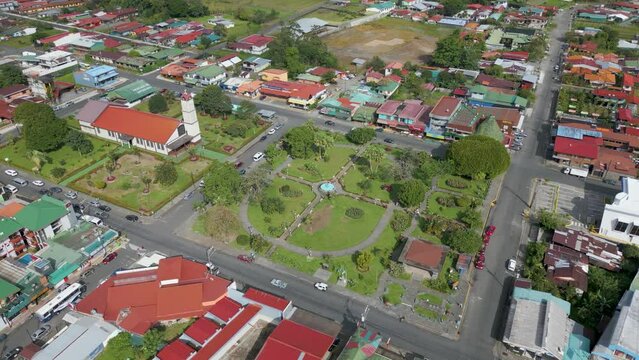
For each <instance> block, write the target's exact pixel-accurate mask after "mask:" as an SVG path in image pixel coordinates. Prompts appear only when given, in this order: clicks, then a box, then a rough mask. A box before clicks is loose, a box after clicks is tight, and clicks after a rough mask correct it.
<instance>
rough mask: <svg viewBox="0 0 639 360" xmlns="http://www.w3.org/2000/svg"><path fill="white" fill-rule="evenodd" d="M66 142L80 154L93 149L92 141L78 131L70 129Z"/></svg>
mask: <svg viewBox="0 0 639 360" xmlns="http://www.w3.org/2000/svg"><path fill="white" fill-rule="evenodd" d="M66 143H67V145H69V147H70V148H71V149H73V150H75V151H77V152H79V153H80V155H84V154H88V153H90V152H91V151H93V143H92V142H91V141H90V140H89V139H87V137H86V135H84V133H82V132H80V131H75V130H71V131H69V132H68V133H67V138H66Z"/></svg>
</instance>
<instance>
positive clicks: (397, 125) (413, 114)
mask: <svg viewBox="0 0 639 360" xmlns="http://www.w3.org/2000/svg"><path fill="white" fill-rule="evenodd" d="M429 110H430V108H429V107H428V106H425V105H422V102H421V101H419V100H405V101H403V102H401V101H397V100H387V101H386V102H385V103H384V104H382V106H380V107H379V109H377V124H378V125H382V126H384V127H390V128H392V129H395V130H399V131H409V132H411V133H415V134H418V135H421V134H423V133H424V131H425V130H426V123H427V121H428V112H429Z"/></svg>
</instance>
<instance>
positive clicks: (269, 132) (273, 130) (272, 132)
mask: <svg viewBox="0 0 639 360" xmlns="http://www.w3.org/2000/svg"><path fill="white" fill-rule="evenodd" d="M275 131H276V130H275V129H271V130H269V131H268V132H267V134H269V135H273V134H275Z"/></svg>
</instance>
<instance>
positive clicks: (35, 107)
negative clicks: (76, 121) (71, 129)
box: [14, 102, 68, 152]
mask: <svg viewBox="0 0 639 360" xmlns="http://www.w3.org/2000/svg"><path fill="white" fill-rule="evenodd" d="M14 118H15V121H16V122H18V123H20V124H22V131H23V136H24V139H25V141H26V145H27V149H29V150H38V151H42V152H49V151H53V150H56V149H58V148H60V146H62V145H63V144H64V141H65V139H66V136H67V132H68V128H67V124H66V122H65V121H64V120H61V119H58V118H57V117H56V116H55V113H54V112H53V109H51V107H50V106H49V105H47V104H36V103H30V102H26V103H22V104H20V105H18V107H17V108H16V111H15V113H14Z"/></svg>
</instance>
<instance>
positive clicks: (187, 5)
mask: <svg viewBox="0 0 639 360" xmlns="http://www.w3.org/2000/svg"><path fill="white" fill-rule="evenodd" d="M87 6H88V7H90V8H100V9H103V8H104V9H115V8H118V7H121V8H128V7H134V8H136V9H138V11H139V12H140V15H141V16H142V17H146V18H149V19H151V20H157V21H161V20H165V19H168V18H188V17H200V16H205V15H209V14H210V10H209V8H208V7H207V6H206V5H204V3H203V2H202V1H201V0H94V1H90V2H89V3H88V4H87Z"/></svg>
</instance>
